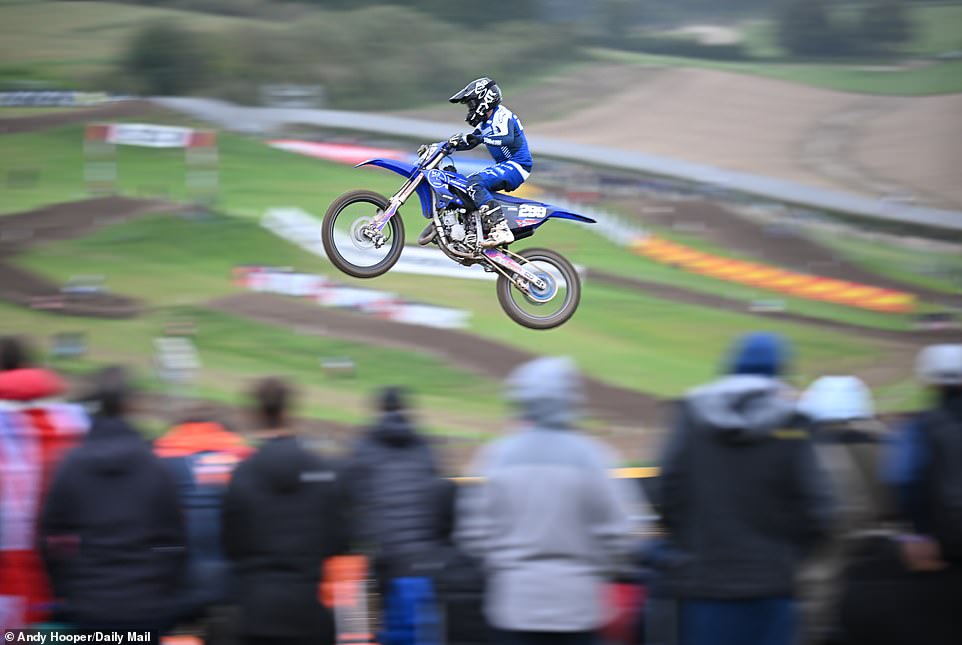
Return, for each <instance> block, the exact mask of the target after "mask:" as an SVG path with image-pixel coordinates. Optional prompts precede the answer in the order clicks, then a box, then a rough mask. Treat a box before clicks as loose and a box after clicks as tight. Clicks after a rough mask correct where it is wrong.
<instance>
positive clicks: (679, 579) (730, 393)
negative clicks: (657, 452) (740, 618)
mask: <svg viewBox="0 0 962 645" xmlns="http://www.w3.org/2000/svg"><path fill="white" fill-rule="evenodd" d="M659 488H660V495H659V498H660V505H661V509H660V510H661V512H662V516H663V519H664V521H665V524H666V526H667V528H668V530H669V531H670V533H671V539H672V544H673V547H674V548H675V549H676V550H677V553H676V555H675V557H674V558H672V565H671V567H670V568H669V570H667V571H665V572H664V573H665V576H666V587H667V590H668V591H669V592H673V593H674V594H675V595H676V596H678V597H682V598H700V599H749V598H763V597H785V596H790V595H791V594H792V592H793V586H794V580H795V575H796V572H797V569H798V566H799V564H800V562H801V559H802V557H803V556H804V555H805V554H806V553H807V552H809V550H810V549H811V548H812V547H813V546H814V544H815V543H816V541H817V540H818V539H819V538H821V537H824V536H825V535H826V534H827V532H828V531H829V529H830V527H831V519H832V514H833V500H832V497H831V494H830V492H829V483H828V478H827V476H826V475H825V474H824V473H822V472H821V470H820V468H819V466H818V464H817V462H816V458H815V452H814V448H813V445H812V440H811V437H810V434H809V430H808V427H807V421H806V420H805V419H804V418H803V417H801V416H799V415H798V414H797V412H796V409H795V403H794V397H793V394H792V392H791V391H790V390H789V389H788V388H787V387H786V386H785V385H784V384H782V383H781V382H780V381H779V380H777V379H774V378H771V377H768V376H757V375H734V376H726V377H723V378H722V379H720V380H718V381H716V382H715V383H712V384H710V385H707V386H704V387H702V388H699V389H696V390H694V391H693V392H691V393H690V394H689V395H688V396H687V398H686V400H685V401H684V402H683V403H682V405H681V407H680V409H679V411H678V414H677V418H676V421H675V425H674V428H673V430H672V435H671V437H670V438H669V442H668V445H667V448H666V451H665V455H664V457H663V459H662V472H661V479H660V484H659Z"/></svg>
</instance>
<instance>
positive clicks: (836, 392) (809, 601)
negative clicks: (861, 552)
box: [799, 376, 892, 645]
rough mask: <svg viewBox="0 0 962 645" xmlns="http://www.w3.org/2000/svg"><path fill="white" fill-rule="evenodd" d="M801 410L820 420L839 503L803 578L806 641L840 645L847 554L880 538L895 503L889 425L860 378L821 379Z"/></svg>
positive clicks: (821, 454)
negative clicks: (885, 473)
mask: <svg viewBox="0 0 962 645" xmlns="http://www.w3.org/2000/svg"><path fill="white" fill-rule="evenodd" d="M799 408H800V409H801V410H802V411H803V412H804V413H805V415H806V416H808V417H809V418H810V419H811V420H812V421H813V423H814V439H815V449H816V454H817V456H818V458H819V461H820V463H821V464H822V466H824V467H825V469H826V472H827V474H828V475H829V478H830V481H831V483H832V485H833V488H834V489H835V491H836V493H837V495H838V501H839V506H838V511H839V512H838V521H837V522H836V524H835V527H834V532H833V534H832V537H831V540H830V541H828V542H826V543H825V544H823V545H822V546H821V547H820V548H819V549H818V550H817V552H816V555H815V557H813V558H812V560H811V561H809V562H807V563H806V564H805V566H804V567H803V569H802V574H801V576H800V583H801V594H800V597H801V600H802V605H803V609H804V611H805V621H804V632H805V637H804V639H803V642H805V643H809V644H815V645H823V644H828V643H839V642H842V634H841V632H840V614H839V610H840V607H841V601H842V592H843V589H844V587H845V581H844V580H843V573H844V571H845V566H846V564H848V562H847V560H848V558H847V555H848V554H849V553H850V550H851V548H852V545H853V544H855V543H856V540H859V539H862V538H871V539H873V540H874V536H877V535H879V533H880V528H881V527H882V523H883V521H884V520H887V519H889V518H890V517H891V511H892V509H891V503H890V502H889V500H888V499H887V496H886V493H885V489H884V487H883V486H882V483H881V482H880V481H879V478H878V472H879V466H880V464H881V448H882V445H883V444H882V442H883V441H884V440H885V434H886V433H885V427H884V426H883V425H882V423H880V422H879V421H878V419H876V418H875V405H874V403H873V401H872V393H871V392H870V391H869V389H868V388H867V387H866V386H865V384H864V383H863V382H862V381H860V380H859V379H857V378H855V377H854V376H824V377H822V378H820V379H818V380H816V381H815V382H814V383H812V385H811V386H809V388H808V389H807V390H806V391H805V393H804V394H803V395H802V398H801V400H800V402H799ZM853 600H855V601H856V602H858V600H857V599H853Z"/></svg>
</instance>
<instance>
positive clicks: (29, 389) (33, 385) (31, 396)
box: [0, 367, 64, 401]
mask: <svg viewBox="0 0 962 645" xmlns="http://www.w3.org/2000/svg"><path fill="white" fill-rule="evenodd" d="M63 391H64V386H63V381H61V380H60V377H59V376H57V375H56V374H54V373H53V372H51V371H49V370H45V369H41V368H38V367H27V368H23V369H18V370H8V371H6V372H0V400H5V401H33V400H36V399H45V398H48V397H52V396H57V395H59V394H61V393H63Z"/></svg>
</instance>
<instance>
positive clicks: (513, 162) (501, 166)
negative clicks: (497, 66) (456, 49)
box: [448, 77, 532, 248]
mask: <svg viewBox="0 0 962 645" xmlns="http://www.w3.org/2000/svg"><path fill="white" fill-rule="evenodd" d="M448 101H450V102H451V103H464V104H466V105H467V106H468V115H467V117H466V118H465V119H464V120H465V121H467V122H468V124H469V125H472V126H474V127H475V130H474V132H470V133H468V134H460V135H455V136H453V137H451V139H450V140H449V143H450V144H451V145H452V146H453V147H454V149H455V150H459V151H460V150H471V149H472V148H475V147H477V146H478V145H480V144H481V143H484V144H485V145H486V146H487V147H488V152H489V153H491V156H492V157H493V158H494V161H495V164H494V165H493V166H488V167H487V168H485V169H484V170H482V171H480V172H477V173H475V174H473V175H471V176H470V177H468V195H469V196H470V197H471V201H473V202H474V204H473V205H474V207H475V208H477V209H478V212H479V213H480V215H481V222H482V224H483V225H484V226H485V227H486V228H487V230H488V236H487V237H486V238H485V239H484V240H483V241H482V242H481V246H483V247H485V248H491V247H495V246H500V245H502V244H510V243H511V242H513V241H514V234H513V233H512V232H511V229H510V228H509V227H508V222H507V221H505V218H504V213H503V212H502V210H501V205H500V204H499V203H498V202H497V201H496V200H495V199H494V198H493V197H492V196H491V192H490V191H492V190H496V191H498V190H506V191H512V190H515V189H516V188H517V187H518V186H520V185H521V184H523V183H524V181H525V180H526V179H527V178H528V175H529V174H530V173H531V166H532V159H531V153H530V152H528V140H527V139H526V138H525V136H524V127H523V126H522V125H521V121H520V119H518V117H517V116H516V115H515V114H514V113H513V112H512V111H511V110H509V109H508V108H506V107H505V106H504V105H502V104H501V88H500V87H498V84H497V83H495V82H494V81H493V80H491V79H490V78H487V77H482V78H479V79H477V80H474V81H471V82H470V83H468V84H467V86H465V88H464V89H463V90H461V91H460V92H458V93H457V94H455V95H454V96H452V97H451V98H449V99H448Z"/></svg>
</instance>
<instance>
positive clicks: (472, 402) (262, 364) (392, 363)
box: [0, 264, 504, 435]
mask: <svg viewBox="0 0 962 645" xmlns="http://www.w3.org/2000/svg"><path fill="white" fill-rule="evenodd" d="M82 266H85V264H84V265H82ZM171 291H176V289H175V288H172V289H171ZM172 299H173V300H176V298H172ZM168 305H169V306H163V307H156V308H155V309H152V310H151V311H150V312H149V313H148V314H147V315H145V316H142V317H140V318H137V319H134V320H124V321H110V320H106V321H105V320H93V319H85V318H64V317H60V316H52V315H48V314H43V313H38V312H33V311H27V310H24V309H20V308H16V307H12V306H9V305H6V304H0V334H3V333H21V334H22V333H29V335H30V337H31V338H32V339H33V340H34V341H35V342H38V343H41V342H44V341H45V339H46V338H49V337H50V336H52V335H53V334H55V333H60V332H68V331H69V332H82V333H85V334H86V335H87V338H88V342H89V345H90V351H89V355H88V358H87V359H86V360H84V361H82V362H80V363H79V364H77V363H75V362H74V364H73V365H72V369H74V370H77V369H80V370H86V369H91V368H92V367H93V366H95V365H102V364H107V363H112V362H121V363H124V364H129V365H132V366H133V367H135V368H137V370H138V373H139V374H140V375H142V376H143V377H144V380H143V384H144V385H145V386H146V387H147V389H148V390H154V391H162V390H164V387H165V386H164V385H163V383H162V382H160V381H159V380H157V379H156V377H154V376H153V372H152V370H151V365H152V363H151V361H152V360H153V339H154V338H156V337H157V336H159V335H161V334H162V330H163V329H164V326H165V324H166V323H168V322H170V321H171V320H173V319H177V320H181V319H185V318H186V319H190V320H192V321H193V322H194V323H195V325H196V329H197V335H196V337H195V338H194V342H195V344H196V346H197V348H198V352H199V354H200V358H201V360H202V362H203V369H202V370H201V372H200V375H199V379H198V381H197V383H196V387H195V392H196V393H197V394H199V395H201V396H203V397H205V398H208V399H210V400H215V401H223V402H228V403H238V402H241V401H243V399H244V395H245V393H246V391H247V389H248V387H249V385H250V383H251V382H252V380H253V379H255V378H256V377H259V376H264V375H266V374H275V375H281V376H285V377H288V378H290V379H291V380H292V381H294V382H296V383H297V384H298V385H299V387H301V388H302V389H303V390H304V392H303V396H302V406H301V411H302V412H303V413H305V414H307V415H309V416H312V417H316V418H320V419H326V420H331V421H338V422H346V423H356V422H361V421H364V420H366V419H367V418H369V413H370V409H371V408H370V406H371V398H370V397H371V395H372V393H373V392H374V391H375V390H376V389H377V388H379V387H382V386H384V385H389V384H396V383H404V384H405V385H407V386H409V387H410V389H411V391H412V392H413V393H414V395H415V397H416V400H417V402H418V407H419V408H423V412H422V413H421V414H422V416H423V417H424V420H425V422H426V425H427V427H428V428H429V429H430V430H431V431H433V432H435V433H437V434H445V435H457V434H465V433H475V434H476V433H477V431H478V429H480V428H485V427H488V428H493V427H497V425H498V420H499V419H500V418H502V414H503V412H504V409H503V405H502V403H501V401H500V396H499V395H500V384H498V383H495V382H494V381H492V380H490V379H486V378H483V377H480V376H478V375H476V374H473V373H470V372H466V371H464V370H460V369H457V368H454V367H451V366H449V365H447V364H446V363H445V362H443V361H441V360H439V359H436V358H433V357H430V356H425V355H421V354H418V353H415V352H406V351H399V350H393V349H384V348H379V347H371V346H367V345H364V344H362V343H352V342H346V341H341V340H338V339H333V338H327V337H324V336H320V335H306V334H298V333H294V332H292V331H288V330H285V331H283V332H281V331H280V330H278V329H277V328H276V327H272V326H270V325H265V324H262V323H258V322H254V321H249V320H246V319H242V318H237V317H233V316H230V315H226V314H222V313H218V312H213V311H210V310H207V309H204V308H203V307H195V306H191V305H176V304H170V303H168ZM325 357H330V358H344V357H347V358H350V359H351V360H353V361H354V363H355V365H356V371H355V376H353V377H350V378H348V377H344V376H329V375H326V374H325V373H324V372H323V370H322V369H321V366H320V363H321V359H322V358H325Z"/></svg>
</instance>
